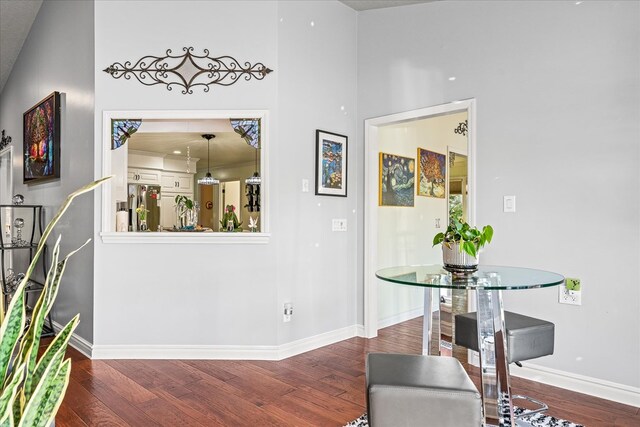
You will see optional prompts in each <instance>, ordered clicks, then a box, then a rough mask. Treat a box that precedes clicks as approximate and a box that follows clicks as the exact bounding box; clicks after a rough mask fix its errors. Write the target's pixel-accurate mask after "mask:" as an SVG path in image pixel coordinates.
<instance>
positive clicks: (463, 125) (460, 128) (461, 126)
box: [453, 120, 468, 136]
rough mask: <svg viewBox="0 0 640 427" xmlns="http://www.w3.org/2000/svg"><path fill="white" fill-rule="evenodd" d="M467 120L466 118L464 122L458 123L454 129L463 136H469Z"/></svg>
mask: <svg viewBox="0 0 640 427" xmlns="http://www.w3.org/2000/svg"><path fill="white" fill-rule="evenodd" d="M467 122H468V121H467V120H465V121H464V122H460V123H458V127H457V128H455V129H454V130H453V131H454V132H455V133H457V134H460V135H462V136H467Z"/></svg>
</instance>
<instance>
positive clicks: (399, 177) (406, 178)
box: [378, 153, 415, 206]
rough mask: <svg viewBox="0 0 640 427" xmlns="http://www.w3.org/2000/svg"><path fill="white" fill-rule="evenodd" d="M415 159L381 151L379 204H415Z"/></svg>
mask: <svg viewBox="0 0 640 427" xmlns="http://www.w3.org/2000/svg"><path fill="white" fill-rule="evenodd" d="M414 182H415V160H414V159H411V158H409V157H402V156H396V155H395V154H387V153H380V170H379V182H378V184H379V189H380V190H379V194H378V205H379V206H413V204H414V195H413V194H414Z"/></svg>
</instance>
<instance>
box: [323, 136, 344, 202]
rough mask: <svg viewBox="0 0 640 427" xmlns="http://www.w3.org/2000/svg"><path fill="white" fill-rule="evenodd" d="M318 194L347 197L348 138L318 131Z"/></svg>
mask: <svg viewBox="0 0 640 427" xmlns="http://www.w3.org/2000/svg"><path fill="white" fill-rule="evenodd" d="M316 194H317V195H324V196H343V197H346V195H347V137H346V136H344V135H338V134H336V133H331V132H326V131H322V130H316Z"/></svg>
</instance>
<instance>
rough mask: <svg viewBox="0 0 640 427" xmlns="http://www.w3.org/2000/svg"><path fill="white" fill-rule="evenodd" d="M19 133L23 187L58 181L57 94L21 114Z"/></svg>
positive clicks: (54, 93)
mask: <svg viewBox="0 0 640 427" xmlns="http://www.w3.org/2000/svg"><path fill="white" fill-rule="evenodd" d="M22 129H23V136H24V138H23V157H24V158H23V180H24V183H25V184H26V183H33V182H37V181H41V180H46V179H51V178H60V93H59V92H53V93H52V94H51V95H49V96H47V97H46V98H45V99H43V100H42V101H40V102H38V103H37V104H36V105H35V106H34V107H33V108H31V109H30V110H29V111H27V112H26V113H24V115H23V116H22Z"/></svg>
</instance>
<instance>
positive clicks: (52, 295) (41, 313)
mask: <svg viewBox="0 0 640 427" xmlns="http://www.w3.org/2000/svg"><path fill="white" fill-rule="evenodd" d="M89 241H90V240H87V241H86V242H85V243H84V245H82V246H80V247H79V248H78V249H76V250H75V251H72V252H70V253H69V254H67V256H66V257H65V258H64V259H63V260H62V261H60V262H58V263H57V268H56V269H55V271H54V274H53V278H52V279H51V281H49V280H48V279H47V282H49V283H47V285H48V288H47V292H42V294H41V295H40V299H43V298H44V302H43V304H42V305H41V307H40V310H38V313H37V316H36V313H35V311H34V314H33V316H34V318H35V321H34V320H32V325H35V329H34V330H33V336H32V337H39V336H40V335H41V334H42V327H43V325H44V319H45V317H46V316H47V314H48V313H49V310H51V306H52V305H53V301H55V299H56V296H57V295H58V289H59V288H60V281H61V280H62V275H63V274H64V271H65V269H66V268H67V262H68V261H69V258H71V257H72V256H73V255H74V254H75V253H76V252H78V251H79V250H80V249H82V248H83V247H85V246H86V245H87V243H89ZM56 250H57V252H60V238H58V241H57V242H56V247H55V249H54V252H56ZM56 258H57V257H56ZM45 287H46V286H45ZM38 344H39V340H37V339H33V340H32V350H31V352H30V358H29V363H28V364H27V379H26V380H25V384H24V390H25V397H26V398H27V399H29V398H30V397H31V393H33V391H34V389H35V384H37V381H38V379H36V377H35V375H34V374H35V370H36V357H37V354H38ZM65 349H66V346H65Z"/></svg>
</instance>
